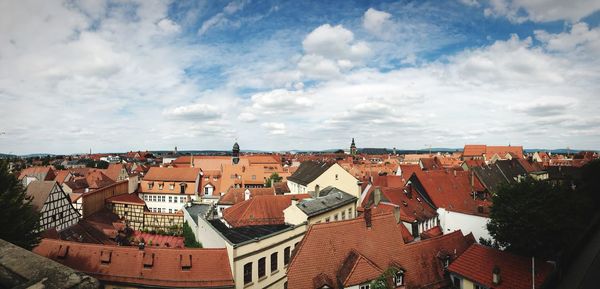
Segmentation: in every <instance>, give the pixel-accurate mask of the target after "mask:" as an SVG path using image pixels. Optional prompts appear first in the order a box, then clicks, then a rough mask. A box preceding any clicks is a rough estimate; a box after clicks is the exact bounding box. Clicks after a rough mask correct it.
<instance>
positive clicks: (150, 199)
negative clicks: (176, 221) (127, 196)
mask: <svg viewBox="0 0 600 289" xmlns="http://www.w3.org/2000/svg"><path fill="white" fill-rule="evenodd" d="M139 197H140V198H141V199H142V200H144V201H145V202H146V206H148V209H149V210H150V211H151V212H156V213H176V212H177V211H179V210H181V209H182V208H183V206H184V205H185V203H186V202H188V201H189V200H196V196H194V195H191V196H190V195H187V194H183V195H182V194H164V193H163V194H157V193H140V194H139ZM163 200H164V201H163Z"/></svg>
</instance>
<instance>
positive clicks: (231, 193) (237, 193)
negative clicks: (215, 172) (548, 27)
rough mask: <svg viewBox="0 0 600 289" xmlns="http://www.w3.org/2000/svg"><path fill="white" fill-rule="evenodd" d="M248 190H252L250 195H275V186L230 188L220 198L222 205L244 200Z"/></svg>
mask: <svg viewBox="0 0 600 289" xmlns="http://www.w3.org/2000/svg"><path fill="white" fill-rule="evenodd" d="M246 190H249V191H250V197H256V196H269V195H275V188H273V187H271V188H248V189H246V188H229V190H228V191H227V193H225V194H224V195H223V196H222V197H221V199H220V200H219V204H222V205H235V204H237V203H241V202H243V201H244V197H245V192H246Z"/></svg>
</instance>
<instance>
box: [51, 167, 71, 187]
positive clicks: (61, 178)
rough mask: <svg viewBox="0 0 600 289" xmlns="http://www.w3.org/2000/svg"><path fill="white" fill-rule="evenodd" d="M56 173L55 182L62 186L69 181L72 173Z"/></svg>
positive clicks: (63, 171)
mask: <svg viewBox="0 0 600 289" xmlns="http://www.w3.org/2000/svg"><path fill="white" fill-rule="evenodd" d="M54 173H55V174H56V177H54V180H55V181H56V182H58V184H60V185H62V183H64V182H65V180H66V179H67V177H68V176H69V174H71V172H69V171H68V170H57V171H55V172H54Z"/></svg>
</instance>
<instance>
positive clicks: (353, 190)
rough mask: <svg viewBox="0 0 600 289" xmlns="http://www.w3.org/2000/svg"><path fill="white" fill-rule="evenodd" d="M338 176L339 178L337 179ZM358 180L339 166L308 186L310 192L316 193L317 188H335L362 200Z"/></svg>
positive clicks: (335, 165) (330, 169)
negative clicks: (317, 186)
mask: <svg viewBox="0 0 600 289" xmlns="http://www.w3.org/2000/svg"><path fill="white" fill-rule="evenodd" d="M336 176H337V178H336ZM357 182H358V180H357V179H356V178H355V177H354V176H352V175H351V174H350V173H348V172H347V171H346V170H344V168H342V167H341V166H340V165H338V164H334V165H332V166H331V167H330V168H329V169H328V170H327V171H325V172H324V173H323V174H321V175H320V176H319V177H318V178H316V179H315V180H314V181H312V182H311V183H309V184H308V185H307V190H308V191H314V190H315V186H316V185H319V187H320V188H321V189H324V188H326V187H328V186H334V187H336V188H338V189H340V190H342V191H344V192H346V193H348V194H350V195H353V196H355V197H357V198H360V186H359V185H358V184H357Z"/></svg>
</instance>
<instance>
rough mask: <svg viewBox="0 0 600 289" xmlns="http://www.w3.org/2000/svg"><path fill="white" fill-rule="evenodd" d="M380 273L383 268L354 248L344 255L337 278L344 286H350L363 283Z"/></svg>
mask: <svg viewBox="0 0 600 289" xmlns="http://www.w3.org/2000/svg"><path fill="white" fill-rule="evenodd" d="M382 273H383V270H381V268H379V267H377V265H375V264H373V262H371V261H370V260H369V259H367V258H366V257H365V256H363V255H361V254H360V253H358V252H357V251H356V250H350V253H349V254H348V257H346V260H344V262H343V265H342V267H341V268H340V270H339V271H338V274H337V279H338V282H339V283H340V284H342V285H344V287H350V286H354V285H359V284H361V283H364V281H365V280H374V279H376V278H377V277H379V276H381V274H382Z"/></svg>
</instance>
